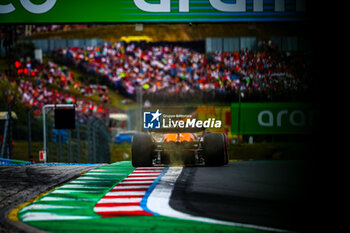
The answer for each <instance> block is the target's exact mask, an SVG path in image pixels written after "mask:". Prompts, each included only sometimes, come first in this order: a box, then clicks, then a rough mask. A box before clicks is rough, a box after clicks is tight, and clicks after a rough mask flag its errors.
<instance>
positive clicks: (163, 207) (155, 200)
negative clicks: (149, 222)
mask: <svg viewBox="0 0 350 233" xmlns="http://www.w3.org/2000/svg"><path fill="white" fill-rule="evenodd" d="M181 171H182V167H169V169H168V171H167V172H166V173H165V174H164V175H163V177H162V178H161V180H160V181H159V182H158V184H157V186H156V187H155V189H154V190H153V192H152V193H151V195H150V196H149V197H148V201H147V208H148V209H150V210H151V211H153V212H155V213H158V214H160V215H163V216H168V217H174V218H180V219H186V220H194V221H200V222H206V223H214V224H221V225H228V226H236V227H244V228H251V229H257V230H266V231H274V232H289V231H286V230H281V229H276V228H271V227H264V226H257V225H253V224H244V223H236V222H228V221H222V220H216V219H212V218H206V217H197V216H193V215H190V214H186V213H182V212H180V211H177V210H175V209H173V208H171V206H170V205H169V201H170V196H171V193H172V191H173V189H174V186H175V182H176V180H177V178H178V177H179V175H180V174H181Z"/></svg>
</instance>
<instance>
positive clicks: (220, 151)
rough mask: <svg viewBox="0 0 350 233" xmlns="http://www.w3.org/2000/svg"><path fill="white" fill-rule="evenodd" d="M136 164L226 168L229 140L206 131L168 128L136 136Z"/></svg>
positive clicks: (133, 158) (221, 134) (133, 142)
mask: <svg viewBox="0 0 350 233" xmlns="http://www.w3.org/2000/svg"><path fill="white" fill-rule="evenodd" d="M131 155H132V165H133V166H134V167H151V166H163V165H178V164H183V165H205V166H223V165H225V164H227V163H228V152H227V137H226V134H224V133H212V132H205V130H203V129H166V130H164V131H162V130H156V131H149V132H147V133H145V132H143V133H138V134H135V135H134V137H133V140H132V146H131Z"/></svg>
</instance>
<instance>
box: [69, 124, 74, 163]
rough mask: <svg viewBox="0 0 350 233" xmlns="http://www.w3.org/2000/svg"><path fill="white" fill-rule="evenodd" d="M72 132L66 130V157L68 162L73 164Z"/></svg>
mask: <svg viewBox="0 0 350 233" xmlns="http://www.w3.org/2000/svg"><path fill="white" fill-rule="evenodd" d="M71 131H72V130H71V129H70V130H68V157H69V162H70V163H72V162H73V158H72V132H71Z"/></svg>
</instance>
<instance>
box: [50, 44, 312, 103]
mask: <svg viewBox="0 0 350 233" xmlns="http://www.w3.org/2000/svg"><path fill="white" fill-rule="evenodd" d="M53 54H54V56H55V57H60V58H63V59H64V60H65V61H67V60H68V61H70V62H72V63H74V64H75V65H76V66H78V67H80V68H82V69H83V70H85V71H86V72H88V73H94V74H98V75H100V76H103V77H104V78H105V79H108V80H109V81H110V82H111V83H113V85H114V86H115V87H116V88H117V89H118V90H119V91H120V92H121V93H122V94H124V95H128V96H129V97H132V96H134V95H135V93H136V88H137V87H139V86H140V87H142V89H143V93H144V95H146V96H148V97H149V98H152V99H153V100H156V99H159V98H169V97H176V98H179V97H180V99H181V97H184V99H186V98H187V99H192V98H194V97H196V96H201V95H202V96H203V95H204V96H205V95H207V94H210V96H213V98H214V99H215V98H216V99H218V98H220V96H223V97H224V99H221V100H227V101H232V98H233V97H236V96H237V93H241V95H242V97H245V98H246V99H250V100H254V99H259V98H260V99H261V100H266V98H267V99H268V98H271V96H272V95H273V96H276V97H279V98H280V99H281V100H283V98H290V97H292V96H294V94H295V95H297V96H300V95H301V94H305V93H307V92H308V89H309V88H310V82H311V79H310V76H309V74H308V67H307V66H308V61H307V57H306V56H304V54H302V55H300V54H292V53H288V52H280V51H278V49H277V48H275V47H274V46H273V44H271V43H268V42H266V43H262V44H261V45H260V46H259V48H258V49H257V50H256V51H250V50H248V49H246V50H242V51H236V52H217V53H214V54H201V53H198V52H196V51H193V50H191V49H188V48H184V47H179V46H164V45H163V46H157V45H148V46H145V45H137V44H135V43H131V44H124V43H123V42H116V43H105V44H104V46H101V47H99V46H97V47H92V46H90V47H86V48H78V47H73V48H64V49H59V50H58V51H54V52H53ZM219 100H220V99H219Z"/></svg>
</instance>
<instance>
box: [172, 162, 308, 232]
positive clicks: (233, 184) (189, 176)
mask: <svg viewBox="0 0 350 233" xmlns="http://www.w3.org/2000/svg"><path fill="white" fill-rule="evenodd" d="M308 174H309V173H308V167H307V166H306V163H305V162H301V161H242V162H230V163H229V164H228V165H226V166H224V167H185V168H184V169H183V171H182V173H181V175H180V177H179V178H178V180H177V182H176V185H175V189H174V191H173V193H172V196H171V200H170V206H171V207H172V208H174V209H176V210H178V211H181V212H185V213H188V214H191V215H194V216H202V217H209V218H213V219H219V220H225V221H232V222H238V223H246V224H254V225H258V226H266V227H272V228H277V229H285V230H290V231H297V232H307V231H308V230H309V227H310V226H309V225H308V221H307V219H308V216H307V214H308V212H309V210H308V204H309V200H308V189H309V187H308V182H309V181H308Z"/></svg>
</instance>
